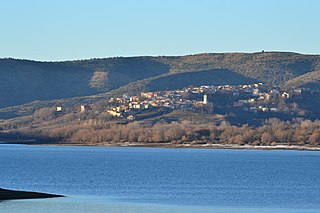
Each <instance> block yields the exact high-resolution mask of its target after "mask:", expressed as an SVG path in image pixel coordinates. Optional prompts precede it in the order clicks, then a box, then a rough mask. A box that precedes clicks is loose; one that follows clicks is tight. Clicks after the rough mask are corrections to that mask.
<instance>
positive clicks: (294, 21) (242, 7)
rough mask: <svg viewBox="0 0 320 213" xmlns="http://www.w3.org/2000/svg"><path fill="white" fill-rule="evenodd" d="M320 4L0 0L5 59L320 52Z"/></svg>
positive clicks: (290, 0) (0, 47)
mask: <svg viewBox="0 0 320 213" xmlns="http://www.w3.org/2000/svg"><path fill="white" fill-rule="evenodd" d="M319 11H320V1H319V0H28V1H25V0H10V1H9V0H0V27H1V30H0V57H1V58H3V57H13V58H24V59H33V60H46V61H57V60H72V59H84V58H101V57H113V56H140V55H155V56H157V55H188V54H195V53H203V52H255V51H261V50H266V51H290V52H300V53H308V54H319V53H320V39H319V38H320V27H319V26H320V12H319Z"/></svg>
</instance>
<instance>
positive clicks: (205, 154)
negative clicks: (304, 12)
mask: <svg viewBox="0 0 320 213" xmlns="http://www.w3.org/2000/svg"><path fill="white" fill-rule="evenodd" d="M319 158H320V152H304V151H300V152H298V151H257V150H204V149H150V148H107V147H48V146H22V145H0V187H2V188H10V189H17V190H25V191H38V192H47V193H52V194H62V195H66V196H67V197H66V198H57V199H56V198H54V199H40V200H19V201H6V202H1V203H0V213H7V212H9V213H11V212H13V213H18V212H19V213H21V212H22V213H24V212H28V213H33V212H35V213H38V212H45V213H50V212H54V213H56V212H68V213H69V212H71V213H73V212H76V213H78V212H108V213H113V212H121V213H122V212H123V213H127V212H129V213H130V212H133V213H135V212H156V213H157V212H187V213H188V212H218V213H219V212H221V213H226V212H232V213H233V212H246V213H247V212H249V213H251V212H262V213H264V212H265V213H270V212H281V213H283V212H290V213H291V212H297V213H302V212H303V213H304V212H307V213H308V212H310V213H311V212H312V213H314V212H320V178H319V177H320V164H319V161H318V159H319Z"/></svg>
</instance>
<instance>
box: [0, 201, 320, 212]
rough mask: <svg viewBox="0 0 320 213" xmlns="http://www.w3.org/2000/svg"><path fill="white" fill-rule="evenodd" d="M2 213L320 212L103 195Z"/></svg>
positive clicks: (3, 207)
mask: <svg viewBox="0 0 320 213" xmlns="http://www.w3.org/2000/svg"><path fill="white" fill-rule="evenodd" d="M0 212H1V213H2V212H10V213H31V212H32V213H43V212H46V213H61V212H62V213H63V212H67V213H87V212H90V213H101V212H108V213H150V212H152V213H168V212H170V213H209V212H210V213H235V212H236V213H257V212H259V213H278V212H279V213H319V212H320V211H319V210H317V209H308V210H306V209H290V208H245V207H213V206H183V205H181V206H179V205H160V204H143V203H122V202H108V201H106V200H105V199H103V198H101V197H73V198H70V197H67V198H49V199H34V200H13V201H4V202H0Z"/></svg>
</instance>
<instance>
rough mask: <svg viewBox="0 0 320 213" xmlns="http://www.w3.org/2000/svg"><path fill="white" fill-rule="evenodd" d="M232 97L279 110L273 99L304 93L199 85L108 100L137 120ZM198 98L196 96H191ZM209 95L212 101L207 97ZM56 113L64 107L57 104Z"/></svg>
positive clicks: (248, 107) (244, 105)
mask: <svg viewBox="0 0 320 213" xmlns="http://www.w3.org/2000/svg"><path fill="white" fill-rule="evenodd" d="M218 94H223V95H224V96H232V97H233V100H234V102H233V106H232V107H234V108H235V109H240V110H244V111H250V112H255V113H256V112H258V111H261V112H277V111H279V110H278V108H277V106H276V105H274V104H273V103H274V102H273V100H275V99H279V98H284V99H289V98H291V97H292V96H294V95H301V90H291V91H289V92H287V91H281V90H280V89H278V88H274V87H271V86H268V85H266V84H264V83H255V84H248V85H235V86H232V85H219V86H216V85H209V86H199V87H188V88H185V89H179V90H168V91H156V92H142V93H141V94H140V95H137V96H127V95H123V96H122V97H113V98H110V99H109V100H108V106H109V107H108V108H107V109H106V112H107V113H109V114H110V115H112V116H115V117H122V118H127V119H128V120H134V119H135V116H136V115H137V114H139V113H143V112H148V111H152V110H156V109H161V108H170V109H189V108H194V109H212V108H213V106H214V102H215V95H218ZM192 97H197V98H195V99H194V98H192ZM208 97H210V99H211V98H212V99H211V100H210V101H209V100H208ZM91 109H92V106H91V105H81V106H80V108H79V109H78V110H77V112H86V111H89V110H91ZM56 111H57V112H61V111H62V107H60V106H59V107H56Z"/></svg>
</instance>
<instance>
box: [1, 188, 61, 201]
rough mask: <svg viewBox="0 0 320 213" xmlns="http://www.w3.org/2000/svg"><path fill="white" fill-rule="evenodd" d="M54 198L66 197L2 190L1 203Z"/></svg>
mask: <svg viewBox="0 0 320 213" xmlns="http://www.w3.org/2000/svg"><path fill="white" fill-rule="evenodd" d="M54 197H64V196H62V195H55V194H47V193H39V192H26V191H13V190H8V189H2V188H0V201H3V200H16V199H37V198H54Z"/></svg>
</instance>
